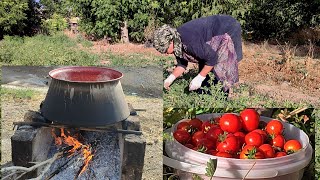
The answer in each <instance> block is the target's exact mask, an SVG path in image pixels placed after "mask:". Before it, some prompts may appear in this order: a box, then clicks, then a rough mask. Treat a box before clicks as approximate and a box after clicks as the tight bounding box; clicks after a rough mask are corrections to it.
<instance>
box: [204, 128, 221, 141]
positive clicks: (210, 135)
mask: <svg viewBox="0 0 320 180" xmlns="http://www.w3.org/2000/svg"><path fill="white" fill-rule="evenodd" d="M223 133H224V132H223V131H222V129H220V128H211V129H210V130H209V131H208V132H207V134H206V138H207V139H210V140H211V141H217V140H218V137H219V135H222V134H223Z"/></svg>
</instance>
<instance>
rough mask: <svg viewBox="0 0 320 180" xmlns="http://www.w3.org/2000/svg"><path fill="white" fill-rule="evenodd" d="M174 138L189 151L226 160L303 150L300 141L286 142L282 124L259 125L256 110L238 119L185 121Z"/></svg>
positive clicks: (246, 112)
mask: <svg viewBox="0 0 320 180" xmlns="http://www.w3.org/2000/svg"><path fill="white" fill-rule="evenodd" d="M173 136H174V138H175V139H176V140H177V141H178V142H180V143H181V144H183V145H184V146H186V147H188V148H190V149H193V150H195V151H199V152H203V153H206V154H210V155H214V156H220V157H226V158H239V159H264V158H274V157H281V156H286V155H288V154H291V153H294V152H297V151H298V150H299V149H301V148H302V146H301V144H300V142H299V141H298V140H295V139H292V140H288V141H286V139H285V138H284V136H283V124H282V122H281V121H278V120H271V121H269V122H268V123H266V122H264V121H260V115H259V113H258V112H257V111H256V110H255V109H245V110H243V111H241V113H240V114H239V115H236V114H232V113H226V114H223V115H222V116H220V117H217V118H214V119H211V120H207V121H204V122H203V121H201V120H200V119H197V118H193V119H190V120H188V121H183V122H180V123H179V124H178V125H177V129H176V130H175V132H174V133H173Z"/></svg>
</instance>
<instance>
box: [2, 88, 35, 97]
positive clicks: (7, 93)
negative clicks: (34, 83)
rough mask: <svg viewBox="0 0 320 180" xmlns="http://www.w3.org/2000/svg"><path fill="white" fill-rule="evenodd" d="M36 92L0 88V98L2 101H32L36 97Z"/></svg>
mask: <svg viewBox="0 0 320 180" xmlns="http://www.w3.org/2000/svg"><path fill="white" fill-rule="evenodd" d="M36 95H37V91H35V90H31V89H11V88H1V97H2V98H3V99H6V98H13V99H32V98H34V97H36Z"/></svg>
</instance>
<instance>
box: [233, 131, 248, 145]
mask: <svg viewBox="0 0 320 180" xmlns="http://www.w3.org/2000/svg"><path fill="white" fill-rule="evenodd" d="M233 135H234V136H235V137H237V138H238V140H239V144H240V147H241V146H242V145H243V144H244V143H245V137H246V135H245V134H244V133H243V132H240V131H238V132H235V133H233Z"/></svg>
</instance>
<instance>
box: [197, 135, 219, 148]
mask: <svg viewBox="0 0 320 180" xmlns="http://www.w3.org/2000/svg"><path fill="white" fill-rule="evenodd" d="M215 145H216V144H215V141H210V140H209V139H207V138H202V139H200V140H199V141H198V144H197V147H198V148H205V149H206V150H210V149H215Z"/></svg>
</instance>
